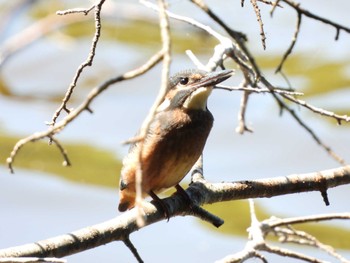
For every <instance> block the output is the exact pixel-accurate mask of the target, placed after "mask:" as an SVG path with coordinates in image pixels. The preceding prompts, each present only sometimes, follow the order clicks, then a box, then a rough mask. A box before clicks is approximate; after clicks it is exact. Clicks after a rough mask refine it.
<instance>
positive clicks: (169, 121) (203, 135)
mask: <svg viewBox="0 0 350 263" xmlns="http://www.w3.org/2000/svg"><path fill="white" fill-rule="evenodd" d="M232 74H233V71H232V70H221V71H217V72H206V71H203V70H197V69H190V70H184V71H181V72H179V73H177V74H175V75H174V76H172V77H171V78H170V79H169V82H168V87H167V91H166V94H165V96H164V99H163V101H162V102H161V103H160V104H159V106H158V108H157V110H156V113H155V115H154V118H153V120H152V121H151V123H150V125H149V128H148V131H147V133H146V136H145V138H144V139H143V143H142V144H141V143H140V142H135V143H133V144H132V145H131V146H130V149H129V153H128V154H127V156H126V157H125V158H124V160H123V167H122V170H121V176H120V184H119V196H120V202H119V206H118V210H119V211H121V212H124V211H126V210H128V209H131V208H133V207H134V206H135V197H136V190H135V183H136V170H137V166H138V161H140V162H141V163H140V164H141V168H142V195H143V197H146V196H151V197H152V198H153V199H154V200H155V202H156V203H159V202H161V199H160V198H159V197H158V196H157V194H159V193H161V192H162V191H164V190H166V189H168V188H171V187H176V189H177V190H178V191H179V190H181V189H182V188H181V186H180V185H179V183H180V181H181V180H182V179H183V178H184V177H185V176H186V174H187V173H188V172H189V171H190V170H191V168H192V166H193V165H194V164H195V163H196V161H197V160H198V158H199V157H200V155H201V154H202V152H203V149H204V145H205V143H206V140H207V138H208V135H209V133H210V130H211V128H212V126H213V121H214V118H213V115H212V114H211V112H210V111H209V110H208V108H207V100H208V97H209V95H210V94H211V92H212V90H213V88H214V87H215V85H216V84H218V83H220V82H222V81H224V80H226V79H228V78H229V77H231V75H232ZM182 191H183V192H184V190H183V189H182ZM160 205H161V207H162V208H163V210H165V211H164V213H165V215H166V216H167V217H168V219H169V216H168V212H167V210H166V207H165V206H164V204H162V203H160Z"/></svg>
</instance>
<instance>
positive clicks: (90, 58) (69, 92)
mask: <svg viewBox="0 0 350 263" xmlns="http://www.w3.org/2000/svg"><path fill="white" fill-rule="evenodd" d="M104 2H105V0H99V2H98V3H97V4H96V5H94V9H95V34H94V37H93V39H92V42H91V48H90V53H89V55H88V57H87V59H86V60H85V61H84V62H83V63H82V64H80V66H79V67H78V69H77V71H76V73H75V75H74V77H73V80H72V82H71V84H70V85H69V88H68V90H67V92H66V94H65V96H64V98H63V100H62V103H61V105H60V106H59V108H58V109H57V110H56V111H55V113H54V115H53V117H52V120H51V123H49V124H50V125H51V126H54V125H55V124H56V121H57V118H58V117H59V116H60V114H61V112H62V110H64V111H66V112H67V113H68V114H69V113H70V111H71V110H70V109H68V108H67V103H68V101H69V100H70V97H71V96H72V94H73V91H74V89H75V87H76V85H77V82H78V80H79V78H80V75H81V73H82V72H83V70H84V69H85V68H86V67H88V66H91V65H92V62H93V60H94V57H95V53H96V47H97V43H98V40H99V39H100V35H101V16H100V15H101V9H102V5H103V3H104ZM87 10H89V9H87Z"/></svg>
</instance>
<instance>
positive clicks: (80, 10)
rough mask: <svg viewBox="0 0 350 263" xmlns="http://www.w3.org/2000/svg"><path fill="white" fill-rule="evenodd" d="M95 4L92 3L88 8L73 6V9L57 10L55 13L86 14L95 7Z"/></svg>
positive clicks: (62, 14) (61, 14) (60, 14)
mask: <svg viewBox="0 0 350 263" xmlns="http://www.w3.org/2000/svg"><path fill="white" fill-rule="evenodd" d="M95 6H96V5H95V4H94V5H92V6H91V7H90V8H73V9H67V10H59V11H57V12H56V15H59V16H64V15H70V14H79V13H83V14H84V15H88V14H89V13H90V11H91V10H93V9H94V8H95Z"/></svg>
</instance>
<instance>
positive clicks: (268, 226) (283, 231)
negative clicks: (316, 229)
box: [217, 199, 350, 263]
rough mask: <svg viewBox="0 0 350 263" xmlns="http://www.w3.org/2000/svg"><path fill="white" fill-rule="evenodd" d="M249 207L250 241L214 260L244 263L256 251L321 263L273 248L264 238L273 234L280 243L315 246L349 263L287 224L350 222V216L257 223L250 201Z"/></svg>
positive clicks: (313, 217) (221, 262)
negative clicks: (220, 258)
mask: <svg viewBox="0 0 350 263" xmlns="http://www.w3.org/2000/svg"><path fill="white" fill-rule="evenodd" d="M249 207H250V217H251V225H250V227H249V228H248V232H249V241H248V242H247V243H246V246H245V248H244V249H243V250H242V251H240V252H237V253H235V254H233V255H229V256H226V257H225V258H224V259H222V260H220V261H217V262H220V263H226V262H230V263H232V262H237V263H238V262H243V261H245V260H247V259H249V258H257V257H259V255H260V254H259V251H267V252H269V253H273V254H277V255H280V256H283V257H291V258H295V259H300V260H304V261H307V262H316V263H322V262H323V261H321V260H318V259H317V258H315V257H312V256H307V255H305V254H302V253H299V252H296V251H292V250H289V249H285V248H281V247H277V246H272V245H270V244H268V243H267V240H266V237H267V236H268V234H269V233H273V234H274V235H277V236H279V237H281V238H280V242H292V243H296V244H302V245H305V244H307V245H310V246H313V247H316V248H318V249H320V250H323V251H325V252H327V253H328V254H330V255H331V256H332V257H334V258H336V259H338V260H340V261H341V262H343V263H349V261H348V260H346V259H345V258H344V257H342V256H341V255H340V254H338V253H337V252H335V250H334V249H332V248H331V247H329V246H326V245H324V244H322V243H321V242H319V241H318V240H317V239H316V238H315V237H313V236H312V235H310V234H307V233H306V232H304V231H297V230H294V229H292V228H291V227H290V223H292V224H298V223H305V222H318V221H320V220H329V219H347V220H349V219H350V213H342V214H333V215H330V216H327V215H315V216H312V217H299V218H288V219H279V218H275V217H272V218H269V219H266V220H263V221H261V222H260V221H259V220H258V219H257V217H256V214H255V208H254V202H253V200H252V199H250V200H249ZM259 258H260V259H261V260H262V261H263V262H267V261H266V259H265V258H264V257H259Z"/></svg>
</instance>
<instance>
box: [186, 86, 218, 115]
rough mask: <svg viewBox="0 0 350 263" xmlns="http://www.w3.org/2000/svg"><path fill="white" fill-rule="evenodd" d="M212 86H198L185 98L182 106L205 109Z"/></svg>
mask: <svg viewBox="0 0 350 263" xmlns="http://www.w3.org/2000/svg"><path fill="white" fill-rule="evenodd" d="M212 89H213V87H200V88H198V89H196V90H195V91H194V92H192V94H191V95H190V96H189V97H188V98H187V99H186V100H185V102H184V104H183V107H184V108H186V109H193V110H206V109H207V100H208V97H209V95H210V93H211V91H212Z"/></svg>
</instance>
